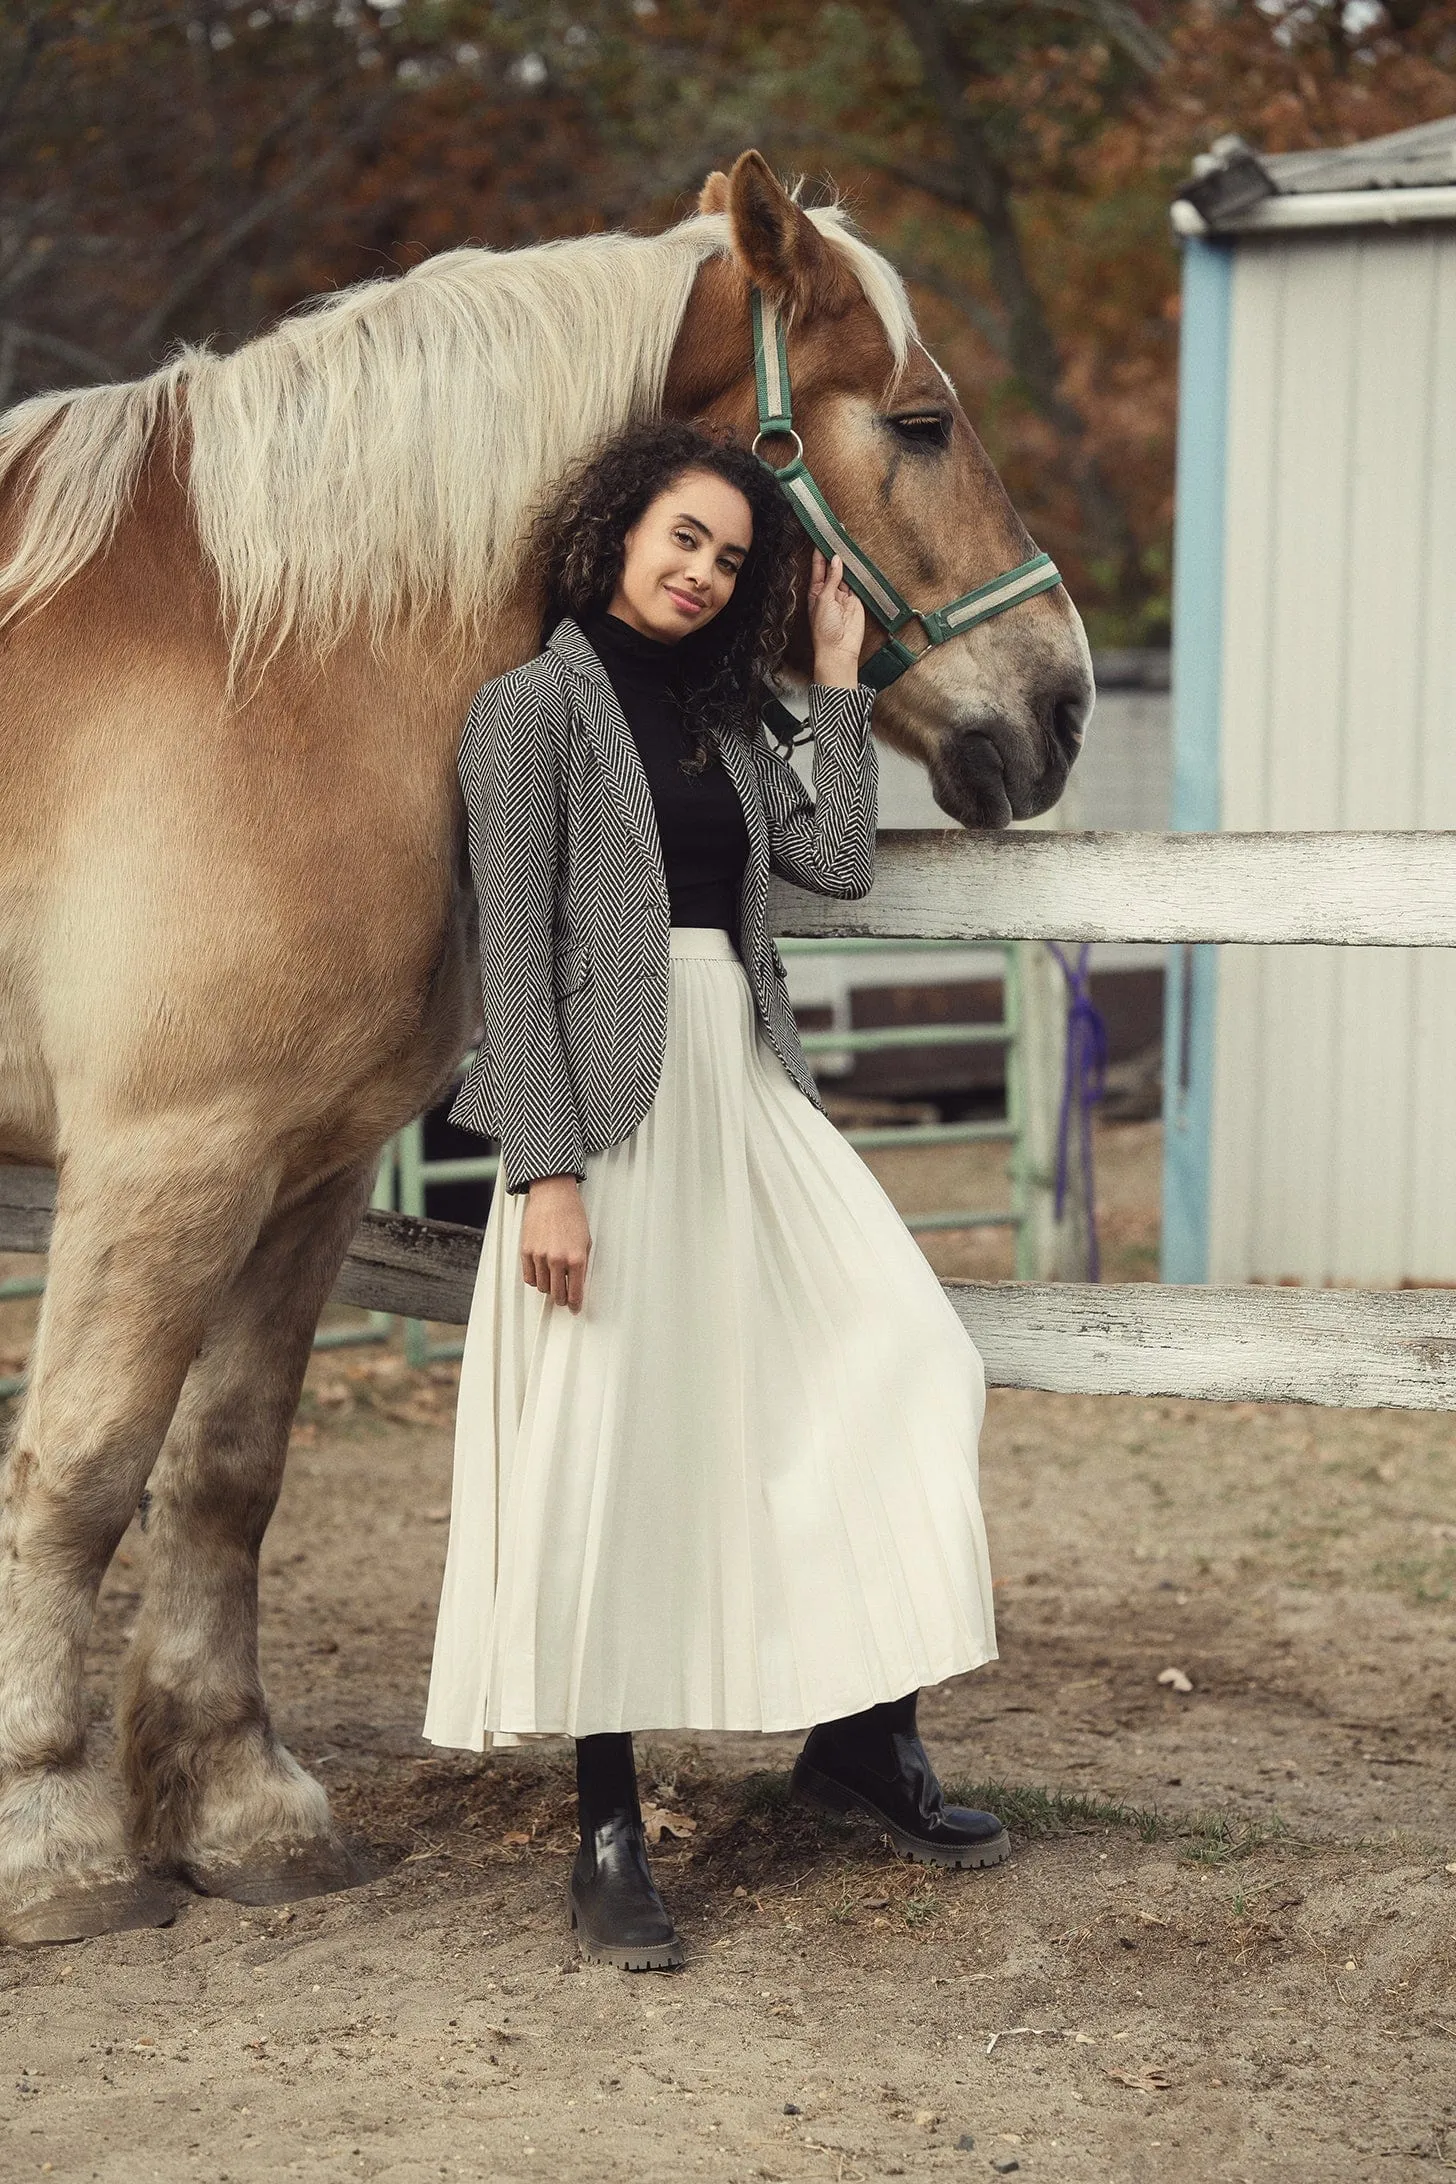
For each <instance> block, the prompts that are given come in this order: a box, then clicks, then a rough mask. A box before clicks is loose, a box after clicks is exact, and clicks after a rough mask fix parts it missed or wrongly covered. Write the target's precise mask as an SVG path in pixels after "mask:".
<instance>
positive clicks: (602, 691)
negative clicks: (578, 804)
mask: <svg viewBox="0 0 1456 2184" xmlns="http://www.w3.org/2000/svg"><path fill="white" fill-rule="evenodd" d="M546 649H547V651H548V652H549V653H551V654H552V655H553V656H554V658H555V659H556V661H557V662H558V663H559V665H560V667H561V668H562V669H563V670H564V671H565V678H566V681H567V684H568V686H569V687H570V689H571V692H572V695H573V697H574V698H575V700H576V704H577V710H578V712H579V714H580V716H581V719H582V721H583V723H584V724H585V726H586V730H587V733H588V735H589V736H590V737H591V740H592V742H593V744H594V745H595V747H596V752H597V756H598V757H599V758H600V760H601V762H602V764H603V766H604V767H605V768H606V770H607V773H608V774H609V776H610V777H611V779H612V780H613V781H614V782H615V784H616V787H617V793H618V795H619V796H620V798H621V800H622V802H623V804H624V805H625V806H626V808H627V812H628V815H629V816H630V818H631V821H632V824H633V827H634V828H635V830H636V834H637V838H638V840H639V841H640V842H641V844H642V849H643V853H644V855H645V856H646V857H647V859H648V861H649V862H650V863H651V864H653V865H655V866H656V868H657V870H658V872H659V873H661V874H662V876H663V877H662V884H663V887H664V889H665V888H666V886H667V878H666V874H665V872H664V871H663V863H662V844H661V842H660V840H659V839H658V833H657V814H656V813H655V812H654V810H653V808H652V791H651V790H650V789H649V788H648V786H647V776H646V774H645V773H644V772H643V770H642V761H641V759H640V758H639V757H638V756H637V746H636V744H635V743H634V742H633V741H632V731H631V729H630V728H629V727H628V726H627V719H626V715H625V714H624V713H623V711H622V708H621V706H620V705H619V704H618V702H617V693H616V691H615V690H614V689H613V688H612V683H611V677H610V676H609V675H608V673H607V671H606V669H605V668H604V667H603V665H602V663H601V661H600V660H599V659H598V657H597V655H596V652H595V651H594V650H593V648H592V646H591V645H590V644H589V643H588V641H587V639H586V637H585V636H584V635H583V634H582V632H581V630H580V629H578V627H577V625H576V623H575V622H573V621H572V620H571V619H570V618H569V617H568V619H567V620H566V621H564V622H561V623H559V624H558V625H557V627H556V629H555V630H554V631H553V633H552V635H551V638H550V639H549V641H548V643H547V647H546Z"/></svg>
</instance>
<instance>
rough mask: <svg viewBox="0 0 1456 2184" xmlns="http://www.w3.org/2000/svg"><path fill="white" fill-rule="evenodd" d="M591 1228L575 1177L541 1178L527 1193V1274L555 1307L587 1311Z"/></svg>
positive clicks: (524, 1274) (524, 1272)
mask: <svg viewBox="0 0 1456 2184" xmlns="http://www.w3.org/2000/svg"><path fill="white" fill-rule="evenodd" d="M590 1255H591V1229H590V1227H589V1226H588V1224H587V1218H586V1208H585V1206H584V1205H583V1204H582V1202H581V1186H580V1184H579V1183H578V1182H577V1179H576V1177H575V1176H574V1175H547V1176H539V1177H538V1178H537V1180H536V1181H535V1182H534V1183H533V1184H532V1185H531V1188H530V1190H529V1191H528V1192H527V1194H526V1211H525V1216H524V1218H523V1219H522V1222H521V1274H522V1277H523V1278H524V1280H525V1283H526V1286H527V1288H528V1289H539V1290H540V1291H541V1293H542V1295H543V1296H546V1297H549V1298H550V1299H551V1301H552V1303H553V1304H569V1305H570V1306H571V1309H572V1311H573V1312H579V1311H580V1310H581V1301H582V1296H583V1293H584V1291H585V1288H586V1263H587V1260H588V1258H589V1257H590Z"/></svg>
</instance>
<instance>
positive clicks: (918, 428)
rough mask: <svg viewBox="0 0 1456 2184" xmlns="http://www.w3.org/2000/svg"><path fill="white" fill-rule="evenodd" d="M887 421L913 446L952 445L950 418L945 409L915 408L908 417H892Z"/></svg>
mask: <svg viewBox="0 0 1456 2184" xmlns="http://www.w3.org/2000/svg"><path fill="white" fill-rule="evenodd" d="M886 422H887V423H888V425H889V427H890V430H891V431H892V432H896V433H898V434H899V436H900V438H901V439H902V440H906V441H908V442H909V444H910V446H911V447H949V446H950V429H951V428H950V419H949V417H947V416H946V414H945V412H944V410H914V411H912V412H911V413H910V415H909V416H907V417H891V418H888V419H887V420H886Z"/></svg>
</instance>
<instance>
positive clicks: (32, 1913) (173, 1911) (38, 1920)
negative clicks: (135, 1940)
mask: <svg viewBox="0 0 1456 2184" xmlns="http://www.w3.org/2000/svg"><path fill="white" fill-rule="evenodd" d="M176 1916H177V1892H176V1890H175V1889H173V1888H169V1887H168V1886H167V1884H166V1883H165V1882H164V1881H158V1880H154V1879H153V1877H152V1875H151V1874H150V1873H138V1874H136V1875H135V1876H134V1877H132V1878H130V1879H124V1880H117V1881H101V1882H98V1883H96V1884H95V1885H94V1886H92V1887H89V1888H88V1887H87V1886H86V1885H85V1884H84V1883H82V1882H78V1881H70V1882H68V1883H66V1885H64V1886H63V1887H61V1888H58V1889H55V1890H54V1891H53V1892H52V1893H51V1894H50V1895H49V1896H43V1897H41V1898H40V1899H39V1901H37V1902H35V1903H28V1904H25V1905H23V1906H21V1907H20V1908H19V1909H16V1910H13V1911H3V1910H0V1942H8V1943H9V1944H10V1946H11V1948H12V1949H38V1948H41V1947H43V1946H44V1945H45V1944H47V1943H51V1942H59V1941H94V1940H95V1939H96V1937H97V1935H98V1934H126V1933H130V1932H131V1931H132V1930H133V1929H134V1928H136V1927H142V1926H170V1925H171V1923H172V1921H173V1919H175V1918H176Z"/></svg>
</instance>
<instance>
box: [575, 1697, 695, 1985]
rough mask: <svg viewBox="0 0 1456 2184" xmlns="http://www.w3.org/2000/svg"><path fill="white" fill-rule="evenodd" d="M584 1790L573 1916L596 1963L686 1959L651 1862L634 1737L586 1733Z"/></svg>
mask: <svg viewBox="0 0 1456 2184" xmlns="http://www.w3.org/2000/svg"><path fill="white" fill-rule="evenodd" d="M576 1794H577V1802H578V1805H579V1807H580V1811H581V1848H580V1850H578V1852H577V1854H576V1858H575V1861H574V1862H573V1865H572V1868H571V1923H572V1925H573V1926H574V1927H575V1929H576V1945H577V1947H578V1948H579V1949H580V1951H581V1953H582V1955H583V1956H584V1957H585V1958H586V1960H587V1962H588V1963H589V1964H615V1965H616V1966H617V1967H618V1969H619V1970H621V1971H624V1972H666V1971H671V1970H672V1969H673V1968H674V1967H675V1966H677V1965H679V1964H681V1963H682V1961H683V1954H684V1951H683V1945H682V1943H681V1942H680V1941H679V1939H678V1937H677V1932H676V1929H675V1928H674V1926H673V1923H672V1920H671V1919H670V1918H669V1917H668V1914H667V1907H666V1905H665V1904H664V1903H663V1900H662V1898H661V1897H660V1896H659V1895H658V1893H657V1888H656V1885H655V1883H654V1881H653V1878H652V1872H651V1868H650V1867H649V1866H648V1863H647V1839H646V1837H645V1835H644V1834H643V1832H642V1807H641V1805H640V1804H639V1802H638V1798H637V1762H636V1759H635V1757H634V1755H633V1751H632V1739H631V1736H630V1735H629V1734H627V1733H626V1732H625V1731H624V1732H623V1733H622V1734H621V1735H610V1734H609V1735H605V1736H595V1737H578V1738H577V1740H576Z"/></svg>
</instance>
